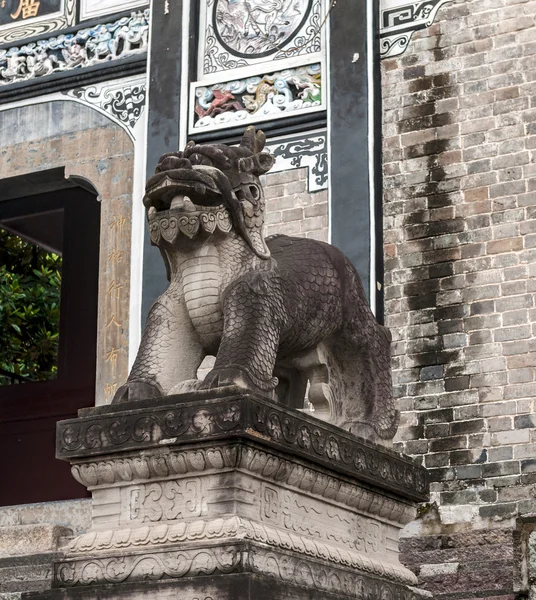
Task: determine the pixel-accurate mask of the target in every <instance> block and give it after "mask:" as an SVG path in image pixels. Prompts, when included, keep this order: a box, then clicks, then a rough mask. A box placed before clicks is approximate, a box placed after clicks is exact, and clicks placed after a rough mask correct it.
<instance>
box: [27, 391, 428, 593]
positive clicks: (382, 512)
mask: <svg viewBox="0 0 536 600" xmlns="http://www.w3.org/2000/svg"><path fill="white" fill-rule="evenodd" d="M83 414H84V416H83V417H82V418H79V419H73V420H71V421H64V422H62V423H59V425H58V455H59V456H60V457H61V458H64V459H66V460H70V462H71V464H72V470H73V474H74V475H75V477H76V478H77V480H78V481H80V482H81V483H83V484H84V485H86V486H87V487H88V489H90V490H91V491H92V494H93V500H92V503H93V518H92V527H91V530H90V531H89V532H87V533H85V534H83V535H81V536H79V537H77V538H75V539H73V540H72V541H71V542H70V544H69V546H68V547H66V548H64V556H63V557H62V558H61V559H60V560H58V561H57V562H56V564H55V571H54V584H53V585H54V587H56V588H59V589H56V590H55V591H51V592H47V593H45V594H42V595H40V596H39V598H40V600H45V599H46V600H59V599H60V598H61V599H63V600H66V599H71V598H72V599H73V600H74V599H75V598H80V599H86V598H88V599H89V598H92V599H94V598H99V600H101V599H102V600H105V599H106V600H113V599H117V600H119V599H126V598H129V600H138V598H139V599H140V600H141V599H142V598H143V599H144V600H145V599H148V598H151V600H153V599H158V600H160V599H162V600H164V599H166V600H167V599H168V598H169V599H170V600H171V598H173V599H174V600H175V599H176V598H180V599H181V600H182V599H184V600H195V599H198V600H228V599H229V600H230V599H239V598H240V599H241V600H245V599H249V598H251V599H253V598H255V600H264V599H265V598H266V599H268V598H270V599H288V600H290V599H291V598H292V599H293V600H301V599H303V600H305V599H307V600H316V599H318V600H320V599H330V598H333V600H335V599H336V598H341V599H342V598H357V599H363V600H376V599H378V600H417V599H419V598H425V597H427V596H426V594H423V593H422V592H418V591H417V590H415V589H414V588H413V587H412V586H413V585H415V584H416V578H415V576H414V574H413V573H411V572H410V571H409V570H407V569H406V568H405V567H404V566H403V565H401V564H400V562H399V560H398V532H399V530H400V528H401V527H403V526H404V524H405V523H407V522H408V521H409V520H410V519H411V518H412V517H413V515H414V508H415V501H416V500H418V499H424V498H425V497H426V495H425V494H426V477H425V474H424V471H423V470H422V469H421V468H420V467H418V466H416V465H415V464H413V463H412V462H411V461H409V460H407V459H405V458H403V457H401V456H400V455H397V454H395V453H393V452H390V451H388V450H385V449H384V448H380V447H377V446H375V445H374V444H371V443H369V442H366V441H364V440H361V439H359V438H356V437H355V436H352V435H350V434H348V433H347V432H345V431H342V430H340V429H339V428H337V427H334V426H331V425H329V424H327V423H324V422H322V421H319V420H318V419H315V418H312V417H310V416H307V415H303V414H301V413H299V412H297V411H294V410H289V409H285V408H283V407H281V406H279V405H275V404H272V403H270V402H268V401H266V400H263V399H261V398H255V397H252V396H251V395H248V394H244V393H237V392H236V391H231V393H230V394H229V392H227V394H223V395H222V396H219V397H218V396H217V397H215V398H207V397H206V394H203V395H198V394H189V395H185V396H182V397H176V398H163V399H159V401H151V402H149V403H144V404H141V405H132V406H129V405H122V406H120V410H118V409H117V408H115V409H114V408H113V407H104V408H101V409H95V410H92V411H87V410H86V411H84V413H83Z"/></svg>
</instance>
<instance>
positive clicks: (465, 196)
mask: <svg viewBox="0 0 536 600" xmlns="http://www.w3.org/2000/svg"><path fill="white" fill-rule="evenodd" d="M535 15H536V2H535V1H534V0H532V1H525V0H458V1H455V2H452V3H448V4H446V5H444V6H443V7H442V8H441V9H440V11H439V13H438V16H437V19H436V22H435V23H434V25H432V26H431V27H429V28H428V29H426V30H423V31H422V32H419V33H418V34H416V35H415V36H414V39H413V41H412V43H411V44H410V47H409V49H408V50H407V52H406V53H405V54H404V55H402V56H401V57H399V58H396V59H388V60H385V61H384V62H383V65H382V67H383V69H382V70H383V95H384V100H383V102H384V104H383V108H384V126H383V133H384V188H385V192H384V218H385V222H384V227H385V266H386V276H385V297H386V315H387V317H386V320H387V324H388V325H389V326H390V327H391V330H392V332H393V336H394V347H393V366H394V384H395V392H396V395H397V397H398V399H399V406H400V409H401V411H402V419H401V428H400V431H399V434H398V438H397V447H398V449H399V450H400V451H403V452H407V453H409V454H413V455H415V456H417V457H418V458H419V460H420V461H422V463H423V464H425V465H426V466H427V467H428V468H429V469H430V473H431V476H432V481H433V484H432V501H433V502H435V503H436V504H437V506H438V511H439V521H438V522H436V523H435V525H434V526H435V527H436V530H435V531H434V533H436V532H437V528H439V530H440V531H444V530H445V528H451V529H452V528H454V529H456V528H458V529H459V528H462V527H463V528H465V529H467V530H471V529H473V528H475V529H476V528H482V527H486V526H487V527H490V528H493V527H505V526H511V525H512V524H513V520H514V519H515V517H516V516H517V515H519V514H524V513H527V512H531V511H534V510H536V502H535V501H534V500H533V498H534V491H533V490H532V487H531V486H532V485H533V484H534V483H535V482H536V477H535V474H536V429H535V425H536V419H535V418H534V416H533V413H534V409H535V407H534V398H535V396H536V373H535V367H536V339H535V332H536V321H535V318H536V303H535V295H534V292H535V290H536V278H535V276H536V233H535V232H536V20H535ZM407 548H408V549H407V553H408V557H409V558H408V560H410V561H411V560H414V559H413V558H411V556H417V554H414V553H413V550H411V549H410V548H409V547H407ZM489 552H490V553H491V554H490V556H489V558H488V559H487V560H492V561H498V562H497V564H495V566H494V568H493V570H492V571H491V572H489V573H488V574H487V575H485V577H484V580H485V581H489V582H490V586H489V594H490V595H493V596H494V597H495V596H500V595H501V594H503V595H505V596H506V597H508V598H509V597H510V596H508V594H509V593H512V583H511V580H508V577H506V575H505V574H506V572H507V571H508V572H509V570H510V571H511V564H510V561H511V558H509V557H508V556H506V555H505V557H504V558H501V557H500V556H497V555H496V554H495V553H494V551H493V544H491V545H490V546H489ZM419 560H421V561H424V562H425V563H434V562H437V563H439V562H441V563H443V562H447V563H448V562H452V561H456V560H457V559H456V558H455V557H454V556H452V557H450V558H449V556H448V553H447V555H441V554H440V555H437V556H436V557H435V558H433V559H425V557H424V556H421V555H420V554H419ZM501 561H502V562H501ZM504 569H506V570H504ZM464 573H465V574H464ZM482 573H484V571H482ZM501 573H502V575H501ZM494 574H495V575H494ZM449 577H450V578H451V579H452V577H454V576H453V575H452V574H450V575H446V574H445V575H440V574H438V575H437V578H438V579H437V581H436V582H435V583H434V584H433V586H432V587H433V588H434V590H435V591H434V593H435V594H436V595H437V596H438V597H440V598H443V597H444V598H447V597H449V595H451V594H455V597H457V598H476V597H479V598H482V597H486V593H487V592H484V591H483V590H484V588H482V585H484V584H483V581H484V580H482V581H480V582H479V577H480V574H479V573H478V572H477V571H475V572H473V571H471V570H470V569H469V570H467V571H466V572H464V571H463V570H459V571H457V573H456V579H455V580H452V581H451V580H449V579H448V578H449ZM508 581H510V583H508ZM441 582H442V583H441ZM492 584H493V585H492ZM434 586H435V587H434ZM501 586H502V587H501ZM509 586H510V587H509ZM432 587H431V588H430V589H432ZM486 589H488V588H486ZM452 597H454V596H452Z"/></svg>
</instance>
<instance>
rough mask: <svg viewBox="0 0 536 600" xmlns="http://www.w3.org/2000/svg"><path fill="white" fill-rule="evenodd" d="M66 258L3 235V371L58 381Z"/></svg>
mask: <svg viewBox="0 0 536 600" xmlns="http://www.w3.org/2000/svg"><path fill="white" fill-rule="evenodd" d="M60 290H61V257H59V256H58V255H56V254H52V253H49V252H46V251H45V250H43V249H42V248H39V247H38V246H35V245H34V244H30V243H28V242H25V241H24V240H22V239H21V238H20V237H18V236H16V235H12V234H10V233H8V232H6V231H5V230H3V229H0V369H3V370H4V371H9V372H10V373H15V374H17V375H20V376H22V377H27V378H29V379H32V380H37V381H39V380H46V379H52V378H54V377H56V374H57V370H58V367H57V357H58V343H59V322H60Z"/></svg>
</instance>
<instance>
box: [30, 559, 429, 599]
mask: <svg viewBox="0 0 536 600" xmlns="http://www.w3.org/2000/svg"><path fill="white" fill-rule="evenodd" d="M305 572H307V567H306V569H305V570H302V572H301V575H300V577H303V575H304V573H305ZM300 577H298V582H297V583H291V582H289V581H284V580H283V579H280V578H276V577H266V576H263V575H259V574H258V573H251V572H239V573H231V574H227V575H204V576H200V577H185V578H183V579H181V580H165V581H154V580H151V579H147V580H146V581H143V582H141V581H140V582H136V583H129V584H123V585H121V586H117V585H107V586H98V587H94V586H91V587H83V588H72V589H61V590H60V589H57V590H51V591H49V592H44V593H40V594H28V595H24V596H23V600H97V599H98V600H343V599H349V598H353V599H354V600H430V598H431V597H430V595H429V594H427V593H426V592H422V591H419V590H416V589H414V588H410V587H405V586H398V585H392V584H389V583H384V582H382V581H378V580H374V579H371V578H363V579H362V581H360V582H359V583H358V584H357V586H358V587H356V589H355V590H354V591H348V592H338V591H336V589H337V587H338V586H335V587H334V588H333V590H331V591H327V590H326V589H324V588H317V587H315V586H314V583H313V582H311V581H309V582H307V583H304V582H302V581H301V579H300Z"/></svg>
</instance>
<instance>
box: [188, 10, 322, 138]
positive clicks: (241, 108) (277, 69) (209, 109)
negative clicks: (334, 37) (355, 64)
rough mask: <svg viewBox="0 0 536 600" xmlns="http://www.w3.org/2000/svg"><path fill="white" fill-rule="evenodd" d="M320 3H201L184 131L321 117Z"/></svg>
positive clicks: (192, 131)
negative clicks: (312, 115)
mask: <svg viewBox="0 0 536 600" xmlns="http://www.w3.org/2000/svg"><path fill="white" fill-rule="evenodd" d="M324 4H325V2H323V0H201V2H200V10H201V14H200V29H199V47H198V73H197V76H198V81H197V82H195V83H193V84H192V86H191V90H190V118H189V129H190V132H191V133H194V132H195V131H199V130H203V131H207V130H211V129H222V128H225V127H231V126H236V125H246V124H248V123H258V122H261V121H267V120H271V119H275V118H279V117H283V116H289V113H293V114H301V113H303V112H311V111H318V110H323V109H325V104H324V98H323V95H322V72H323V71H324V63H323V46H324V42H323V35H324V32H323V24H324V21H325V15H324V14H323V10H325V6H324Z"/></svg>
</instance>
